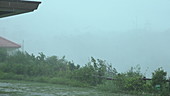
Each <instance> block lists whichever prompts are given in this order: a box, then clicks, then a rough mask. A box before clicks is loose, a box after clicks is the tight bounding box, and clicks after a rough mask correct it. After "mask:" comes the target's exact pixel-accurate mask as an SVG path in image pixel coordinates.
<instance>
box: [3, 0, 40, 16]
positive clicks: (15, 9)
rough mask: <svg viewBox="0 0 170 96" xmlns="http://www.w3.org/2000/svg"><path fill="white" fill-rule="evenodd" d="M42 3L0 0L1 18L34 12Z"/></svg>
mask: <svg viewBox="0 0 170 96" xmlns="http://www.w3.org/2000/svg"><path fill="white" fill-rule="evenodd" d="M40 3H41V2H36V1H23V0H0V18H3V17H8V16H13V15H18V14H23V13H27V12H33V11H34V10H36V9H37V8H38V6H39V4H40Z"/></svg>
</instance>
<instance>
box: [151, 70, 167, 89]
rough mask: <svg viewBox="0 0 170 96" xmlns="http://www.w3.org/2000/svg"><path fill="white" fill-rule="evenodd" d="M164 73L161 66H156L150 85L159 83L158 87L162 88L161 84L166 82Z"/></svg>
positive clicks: (165, 73)
mask: <svg viewBox="0 0 170 96" xmlns="http://www.w3.org/2000/svg"><path fill="white" fill-rule="evenodd" d="M166 75H167V72H165V71H164V70H163V69H162V68H158V69H157V70H155V71H154V72H153V73H152V86H153V87H155V86H156V85H160V89H161V90H162V88H163V86H164V85H165V83H166Z"/></svg>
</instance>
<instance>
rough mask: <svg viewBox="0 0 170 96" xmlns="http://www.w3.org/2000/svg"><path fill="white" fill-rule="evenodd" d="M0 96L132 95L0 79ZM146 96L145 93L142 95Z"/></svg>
mask: <svg viewBox="0 0 170 96" xmlns="http://www.w3.org/2000/svg"><path fill="white" fill-rule="evenodd" d="M0 96H132V95H126V94H115V93H105V92H100V91H98V90H96V89H95V88H81V87H70V86H66V85H56V84H47V83H36V82H25V81H9V80H7V81H0ZM144 96H146V95H144Z"/></svg>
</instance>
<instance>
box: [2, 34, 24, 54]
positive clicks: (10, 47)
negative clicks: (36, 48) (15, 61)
mask: <svg viewBox="0 0 170 96" xmlns="http://www.w3.org/2000/svg"><path fill="white" fill-rule="evenodd" d="M0 48H1V49H6V50H7V52H8V54H10V55H11V54H14V53H15V52H16V51H17V50H18V49H19V48H21V45H19V44H17V43H14V42H12V41H10V40H7V39H5V38H3V37H0Z"/></svg>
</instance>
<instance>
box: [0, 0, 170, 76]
mask: <svg viewBox="0 0 170 96" xmlns="http://www.w3.org/2000/svg"><path fill="white" fill-rule="evenodd" d="M41 1H42V0H41ZM169 5H170V1H169V0H44V1H42V4H40V6H39V8H38V10H36V11H34V12H31V13H26V14H22V15H17V16H11V17H6V18H1V19H0V30H1V31H0V35H1V36H3V37H5V38H7V39H9V40H12V41H14V42H16V43H19V44H21V45H23V46H24V50H25V51H27V52H28V53H34V54H36V55H37V54H38V53H39V52H43V53H44V54H46V55H47V56H52V55H57V56H59V57H61V56H64V55H65V56H66V58H67V59H68V60H73V61H74V62H75V63H76V64H80V65H84V64H86V63H87V62H88V61H89V58H90V57H91V56H93V57H94V58H99V59H103V60H106V61H107V62H108V63H111V64H112V65H113V67H115V68H116V69H117V70H118V72H125V71H127V70H128V69H130V67H132V66H135V65H137V64H139V65H140V66H141V68H142V72H143V73H145V74H146V75H147V76H150V75H151V72H153V71H154V70H155V69H157V68H158V67H163V68H164V69H165V70H166V71H168V73H170V70H169V69H170V64H169V63H170V44H169V41H170V38H169V37H170V26H169V25H170V19H169V17H170V6H169Z"/></svg>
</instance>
